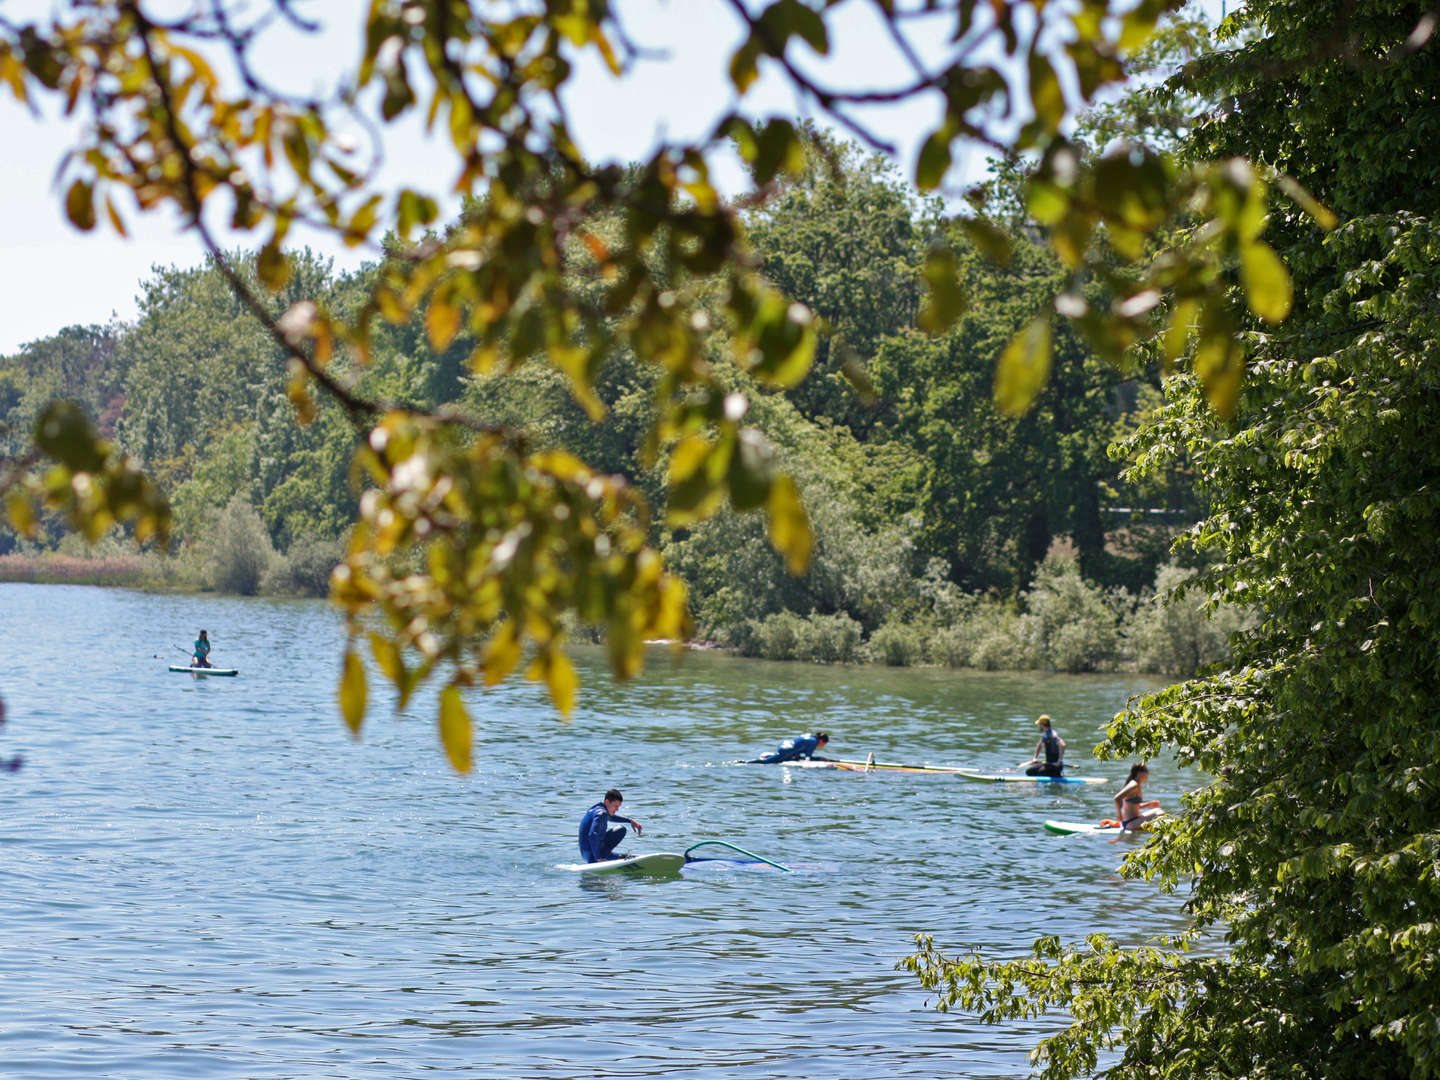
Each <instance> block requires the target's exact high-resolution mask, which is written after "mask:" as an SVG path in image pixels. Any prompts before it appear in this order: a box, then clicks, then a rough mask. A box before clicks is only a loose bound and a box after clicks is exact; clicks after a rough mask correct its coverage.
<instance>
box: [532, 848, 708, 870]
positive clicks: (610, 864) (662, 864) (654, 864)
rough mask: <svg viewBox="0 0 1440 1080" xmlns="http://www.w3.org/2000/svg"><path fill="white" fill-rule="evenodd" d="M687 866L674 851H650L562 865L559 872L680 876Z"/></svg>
mask: <svg viewBox="0 0 1440 1080" xmlns="http://www.w3.org/2000/svg"><path fill="white" fill-rule="evenodd" d="M684 865H685V856H684V855H681V854H679V853H678V852H674V851H650V852H646V853H645V854H644V855H631V856H629V857H628V858H624V859H605V860H604V861H602V862H591V863H560V864H558V865H557V866H556V869H557V870H574V871H576V872H577V873H581V874H610V873H615V872H616V871H621V872H625V873H631V874H678V873H679V872H680V868H681V867H682V866H684Z"/></svg>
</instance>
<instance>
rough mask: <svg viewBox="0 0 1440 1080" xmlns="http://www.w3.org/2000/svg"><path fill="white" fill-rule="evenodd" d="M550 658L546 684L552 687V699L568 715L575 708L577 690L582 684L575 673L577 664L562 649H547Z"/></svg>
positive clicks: (564, 714)
mask: <svg viewBox="0 0 1440 1080" xmlns="http://www.w3.org/2000/svg"><path fill="white" fill-rule="evenodd" d="M546 656H547V657H548V658H549V659H548V662H547V663H546V665H545V685H546V686H548V687H549V688H550V700H551V701H553V702H555V707H556V708H557V709H559V710H560V715H561V716H565V717H568V716H569V715H570V714H571V713H572V712H573V711H574V709H575V692H576V690H578V689H579V686H580V677H579V676H578V675H577V674H575V665H574V664H572V663H570V658H569V657H568V656H566V655H565V653H564V652H562V651H561V650H560V649H549V650H547V651H546Z"/></svg>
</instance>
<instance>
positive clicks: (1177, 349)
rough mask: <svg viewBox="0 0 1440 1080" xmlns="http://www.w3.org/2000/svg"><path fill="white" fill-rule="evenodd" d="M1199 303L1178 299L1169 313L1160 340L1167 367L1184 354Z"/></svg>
mask: <svg viewBox="0 0 1440 1080" xmlns="http://www.w3.org/2000/svg"><path fill="white" fill-rule="evenodd" d="M1199 309H1200V305H1199V304H1198V303H1197V302H1196V301H1194V300H1178V301H1176V303H1175V310H1174V311H1172V312H1171V313H1170V325H1169V326H1167V327H1166V328H1165V337H1164V339H1163V341H1162V342H1161V349H1162V356H1163V358H1164V361H1165V364H1166V366H1167V367H1168V366H1169V365H1170V364H1173V363H1174V362H1175V361H1176V360H1178V359H1180V357H1182V356H1184V355H1185V346H1186V344H1187V343H1188V342H1189V340H1190V331H1191V329H1193V327H1194V325H1195V317H1196V314H1197V313H1198V311H1199Z"/></svg>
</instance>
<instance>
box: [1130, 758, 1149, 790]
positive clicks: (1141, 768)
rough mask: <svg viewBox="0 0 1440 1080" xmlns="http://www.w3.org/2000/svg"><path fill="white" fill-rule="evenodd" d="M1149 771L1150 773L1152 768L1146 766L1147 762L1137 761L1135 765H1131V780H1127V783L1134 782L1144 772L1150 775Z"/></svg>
mask: <svg viewBox="0 0 1440 1080" xmlns="http://www.w3.org/2000/svg"><path fill="white" fill-rule="evenodd" d="M1149 771H1150V766H1149V765H1146V764H1145V762H1143V761H1137V762H1135V764H1134V765H1131V766H1130V779H1129V780H1126V781H1125V782H1126V783H1127V784H1128V783H1129V782H1130V780H1134V779H1135V778H1136V777H1137V776H1139V775H1140V774H1141V773H1142V772H1143V773H1148V772H1149Z"/></svg>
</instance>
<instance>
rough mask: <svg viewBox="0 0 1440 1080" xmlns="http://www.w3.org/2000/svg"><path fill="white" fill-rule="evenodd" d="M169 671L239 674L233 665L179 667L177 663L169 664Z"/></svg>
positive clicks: (199, 673)
mask: <svg viewBox="0 0 1440 1080" xmlns="http://www.w3.org/2000/svg"><path fill="white" fill-rule="evenodd" d="M170 670H171V671H183V672H186V673H187V674H190V675H239V674H240V669H239V668H233V667H190V666H189V665H186V666H185V667H181V666H180V665H178V664H171V665H170Z"/></svg>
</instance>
